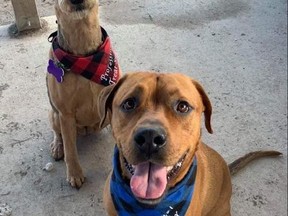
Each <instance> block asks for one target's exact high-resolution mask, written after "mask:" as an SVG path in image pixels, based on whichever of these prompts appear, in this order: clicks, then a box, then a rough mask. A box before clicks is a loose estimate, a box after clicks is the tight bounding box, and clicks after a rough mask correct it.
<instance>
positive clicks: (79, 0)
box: [70, 0, 84, 5]
mask: <svg viewBox="0 0 288 216" xmlns="http://www.w3.org/2000/svg"><path fill="white" fill-rule="evenodd" d="M70 2H71V3H72V4H74V5H76V4H82V3H83V2H84V0H70Z"/></svg>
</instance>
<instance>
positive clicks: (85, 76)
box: [47, 0, 120, 188]
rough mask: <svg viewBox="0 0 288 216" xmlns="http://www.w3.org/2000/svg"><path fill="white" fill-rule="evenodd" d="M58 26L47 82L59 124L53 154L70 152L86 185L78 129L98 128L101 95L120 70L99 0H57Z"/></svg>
mask: <svg viewBox="0 0 288 216" xmlns="http://www.w3.org/2000/svg"><path fill="white" fill-rule="evenodd" d="M55 11H56V16H57V23H58V31H57V32H55V33H52V34H51V36H50V37H51V38H52V40H51V41H52V48H51V50H50V55H49V57H50V60H49V65H48V68H47V69H48V72H49V73H47V87H48V94H49V99H50V103H51V106H52V108H53V109H52V111H51V112H50V116H49V117H50V122H51V125H52V128H53V130H54V141H53V142H52V143H51V151H52V156H53V157H54V158H55V159H56V160H59V159H62V158H63V157H64V156H65V158H64V159H65V162H66V165H67V180H68V181H69V182H70V184H71V185H72V186H73V187H78V188H79V187H81V185H82V184H83V182H84V175H83V171H82V169H81V166H80V164H79V159H78V155H77V148H76V135H77V133H80V134H86V133H87V132H92V131H98V130H99V123H100V118H99V115H98V95H99V93H100V91H101V90H102V89H103V88H104V87H105V86H107V85H110V84H113V83H116V82H117V81H118V78H119V76H120V75H119V74H120V70H119V68H118V64H117V60H116V58H115V55H114V52H113V51H112V49H111V44H110V40H109V37H108V35H107V33H106V31H105V30H104V29H103V28H101V27H100V25H99V18H98V1H97V0H56V1H55Z"/></svg>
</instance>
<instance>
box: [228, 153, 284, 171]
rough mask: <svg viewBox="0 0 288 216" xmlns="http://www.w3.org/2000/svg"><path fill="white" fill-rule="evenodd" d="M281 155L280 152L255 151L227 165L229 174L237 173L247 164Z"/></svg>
mask: <svg viewBox="0 0 288 216" xmlns="http://www.w3.org/2000/svg"><path fill="white" fill-rule="evenodd" d="M279 155H282V153H281V152H278V151H255V152H250V153H248V154H246V155H244V156H243V157H241V158H238V159H237V160H235V161H233V162H232V163H230V164H229V165H228V167H229V170H230V174H231V175H234V174H235V173H237V172H238V171H239V170H240V169H242V168H243V167H244V166H246V165H247V164H248V163H249V162H251V161H253V160H255V159H257V158H261V157H269V156H274V157H275V156H279Z"/></svg>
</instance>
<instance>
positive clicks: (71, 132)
mask: <svg viewBox="0 0 288 216" xmlns="http://www.w3.org/2000/svg"><path fill="white" fill-rule="evenodd" d="M59 120H60V125H61V132H62V139H63V143H64V158H65V162H66V166H67V181H68V182H69V183H70V184H71V186H72V187H77V188H80V187H81V185H82V184H83V182H84V175H83V171H82V169H81V167H80V164H79V159H78V154H77V146H76V135H77V131H76V120H75V118H74V116H72V115H61V114H60V115H59Z"/></svg>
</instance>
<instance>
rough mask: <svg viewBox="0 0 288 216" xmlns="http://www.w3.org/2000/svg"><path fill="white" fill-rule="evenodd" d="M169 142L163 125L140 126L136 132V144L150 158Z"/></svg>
mask: <svg viewBox="0 0 288 216" xmlns="http://www.w3.org/2000/svg"><path fill="white" fill-rule="evenodd" d="M166 143H167V134H166V132H165V130H164V129H163V128H162V127H161V126H152V127H140V128H138V129H137V130H136V131H135V133H134V144H135V145H136V146H137V148H138V149H139V150H140V151H141V152H142V153H144V154H145V156H146V157H147V158H150V157H151V156H152V155H153V154H154V153H157V152H158V151H159V150H160V149H161V148H163V147H164V146H165V145H166Z"/></svg>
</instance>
